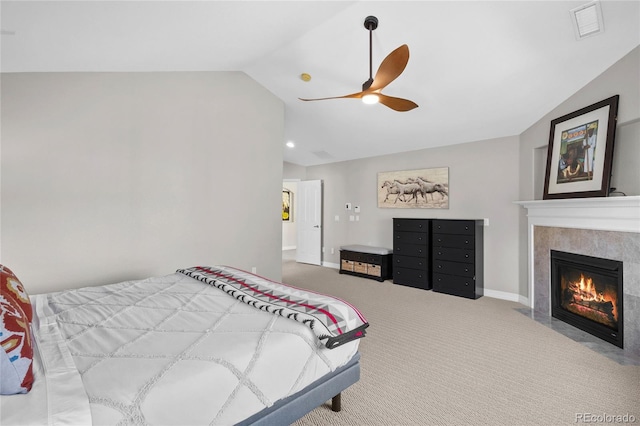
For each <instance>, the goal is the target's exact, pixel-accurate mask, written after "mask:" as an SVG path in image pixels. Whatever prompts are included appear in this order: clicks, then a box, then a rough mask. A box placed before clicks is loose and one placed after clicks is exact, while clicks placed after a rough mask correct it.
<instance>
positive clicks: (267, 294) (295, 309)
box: [176, 266, 369, 349]
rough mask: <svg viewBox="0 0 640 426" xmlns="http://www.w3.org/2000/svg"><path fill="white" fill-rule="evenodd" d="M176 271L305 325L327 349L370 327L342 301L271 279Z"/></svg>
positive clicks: (228, 271) (210, 270)
mask: <svg viewBox="0 0 640 426" xmlns="http://www.w3.org/2000/svg"><path fill="white" fill-rule="evenodd" d="M176 272H178V273H181V274H185V275H187V276H189V277H192V278H194V279H196V280H198V281H202V282H205V283H207V284H210V285H212V286H215V287H217V288H219V289H220V290H222V291H224V292H226V293H227V294H229V295H230V296H233V297H235V298H236V299H238V300H240V301H242V302H244V303H246V304H248V305H250V306H253V307H255V308H256V309H260V310H263V311H267V312H270V313H272V314H275V315H280V316H283V317H286V318H290V319H292V320H295V321H298V322H301V323H303V324H305V325H306V326H308V327H309V328H311V330H313V332H314V333H315V335H316V336H317V337H318V339H319V340H320V341H322V342H324V344H325V346H326V347H327V348H329V349H333V348H335V347H338V346H340V345H342V344H344V343H346V342H349V341H352V340H355V339H360V338H362V337H364V336H365V329H366V328H367V327H368V326H369V323H367V320H366V319H365V318H364V316H363V315H362V314H361V313H360V312H359V311H358V310H357V309H356V308H355V307H354V306H352V305H350V304H349V303H347V302H345V301H344V300H341V299H338V298H336V297H333V296H328V295H324V294H320V293H315V292H312V291H309V290H304V289H300V288H296V287H292V286H288V285H286V284H282V283H278V282H275V281H271V280H268V279H266V278H263V277H260V276H257V275H254V274H251V273H249V272H246V271H242V270H240V269H236V268H231V267H228V266H194V267H192V268H186V269H178V270H177V271H176Z"/></svg>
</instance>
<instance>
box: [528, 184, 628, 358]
mask: <svg viewBox="0 0 640 426" xmlns="http://www.w3.org/2000/svg"><path fill="white" fill-rule="evenodd" d="M517 204H519V205H521V206H522V207H524V208H525V209H526V213H527V251H528V253H527V259H528V262H527V263H528V268H527V275H528V287H529V293H528V297H527V298H526V302H527V303H528V305H529V307H530V308H531V311H532V312H534V313H535V316H536V318H544V317H545V316H547V318H549V319H550V320H555V321H556V322H557V319H556V318H555V317H553V316H552V310H553V307H552V305H553V302H554V301H553V300H552V299H553V296H552V295H553V292H552V290H551V276H552V267H551V252H552V251H561V252H567V253H574V254H579V255H583V256H591V257H594V258H603V259H608V260H613V261H616V262H621V263H622V264H623V265H624V269H621V273H620V275H621V276H622V281H623V283H624V288H620V289H619V297H620V301H619V304H620V307H619V314H620V316H619V317H618V326H619V328H621V329H622V330H623V331H624V336H623V339H624V342H623V346H624V347H623V348H622V349H620V348H616V347H614V346H612V345H610V344H608V343H606V342H604V341H602V340H600V339H598V338H594V340H595V341H601V342H602V346H604V347H609V348H611V349H610V350H611V351H613V352H616V351H620V354H621V355H622V356H625V355H624V354H628V355H629V356H631V357H633V358H634V359H636V358H638V357H640V196H628V197H595V198H588V199H585V198H579V199H566V200H562V199H559V200H534V201H520V202H517ZM596 278H598V277H596ZM578 279H579V278H578ZM585 279H587V278H586V277H585ZM556 297H557V296H556ZM622 299H624V304H622ZM612 303H613V302H612ZM603 309H605V310H606V309H607V308H603ZM561 324H563V323H562V322H561ZM567 327H569V328H571V327H570V326H567ZM575 329H577V330H578V331H582V330H581V329H579V328H577V327H576V328H575ZM607 331H608V332H610V331H609V330H607ZM614 333H615V332H614ZM614 344H615V343H614ZM607 350H608V349H607ZM638 359H640V358H638Z"/></svg>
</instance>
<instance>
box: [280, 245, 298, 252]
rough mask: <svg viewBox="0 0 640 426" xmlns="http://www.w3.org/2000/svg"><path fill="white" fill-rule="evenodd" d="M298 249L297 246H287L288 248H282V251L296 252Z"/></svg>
mask: <svg viewBox="0 0 640 426" xmlns="http://www.w3.org/2000/svg"><path fill="white" fill-rule="evenodd" d="M296 248H297V247H296V246H286V247H282V251H285V250H295V249H296Z"/></svg>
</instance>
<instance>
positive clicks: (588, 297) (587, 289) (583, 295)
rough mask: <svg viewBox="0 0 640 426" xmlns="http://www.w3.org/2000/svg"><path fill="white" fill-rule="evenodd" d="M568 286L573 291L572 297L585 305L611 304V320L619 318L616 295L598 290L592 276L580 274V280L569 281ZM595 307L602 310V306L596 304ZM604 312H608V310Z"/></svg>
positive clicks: (590, 307)
mask: <svg viewBox="0 0 640 426" xmlns="http://www.w3.org/2000/svg"><path fill="white" fill-rule="evenodd" d="M568 288H569V290H571V292H572V298H573V300H574V301H575V302H577V303H578V304H579V305H581V306H583V307H588V308H589V309H594V306H593V305H592V303H596V304H598V303H605V304H608V305H609V306H610V308H608V309H610V311H608V312H609V313H610V315H611V316H612V317H611V320H612V321H617V320H618V312H617V310H618V308H617V306H616V304H617V301H616V296H615V295H613V294H611V293H610V292H609V291H605V292H598V291H597V290H596V285H595V284H594V282H593V279H592V278H590V277H585V276H584V274H582V273H581V274H580V280H576V281H572V282H568ZM595 309H597V310H599V311H600V308H598V307H597V305H595ZM604 312H607V311H606V310H605V311H604Z"/></svg>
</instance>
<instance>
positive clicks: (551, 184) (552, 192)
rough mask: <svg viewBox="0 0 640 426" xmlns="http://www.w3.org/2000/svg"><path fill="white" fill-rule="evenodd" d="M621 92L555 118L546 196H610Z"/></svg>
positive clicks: (545, 185)
mask: <svg viewBox="0 0 640 426" xmlns="http://www.w3.org/2000/svg"><path fill="white" fill-rule="evenodd" d="M618 99H619V95H615V96H612V97H610V98H608V99H605V100H603V101H600V102H597V103H595V104H593V105H589V106H588V107H585V108H582V109H580V110H578V111H574V112H572V113H570V114H567V115H564V116H562V117H559V118H556V119H555V120H553V121H551V130H550V132H549V147H548V151H547V170H546V174H545V181H544V194H543V198H544V199H545V200H547V199H553V198H587V197H606V196H608V195H609V184H610V181H611V164H612V161H613V145H614V141H615V134H616V120H617V117H618Z"/></svg>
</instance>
